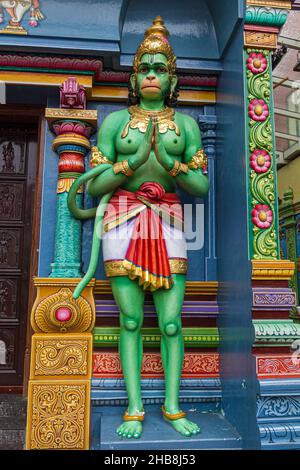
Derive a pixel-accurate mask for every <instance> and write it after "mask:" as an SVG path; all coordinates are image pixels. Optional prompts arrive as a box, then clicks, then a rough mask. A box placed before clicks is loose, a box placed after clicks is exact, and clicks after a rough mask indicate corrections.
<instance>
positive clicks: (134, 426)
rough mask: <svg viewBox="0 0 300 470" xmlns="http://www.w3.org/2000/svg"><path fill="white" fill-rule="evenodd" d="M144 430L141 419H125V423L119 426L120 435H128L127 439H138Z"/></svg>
mask: <svg viewBox="0 0 300 470" xmlns="http://www.w3.org/2000/svg"><path fill="white" fill-rule="evenodd" d="M142 430H143V426H142V423H141V422H140V421H124V423H122V424H121V426H119V427H118V429H117V434H118V435H119V436H120V437H127V439H131V438H132V437H134V438H135V439H138V438H139V437H141V434H142Z"/></svg>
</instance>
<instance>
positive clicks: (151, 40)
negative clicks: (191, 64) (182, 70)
mask: <svg viewBox="0 0 300 470" xmlns="http://www.w3.org/2000/svg"><path fill="white" fill-rule="evenodd" d="M168 36H170V33H169V31H168V30H167V28H166V27H165V24H164V21H163V19H162V17H161V16H157V17H156V18H155V20H154V21H153V23H152V25H151V26H150V28H148V29H147V30H146V31H145V34H144V39H143V41H142V42H141V44H140V45H139V47H138V49H137V51H136V54H135V56H134V61H133V71H134V73H137V72H138V68H139V65H140V62H141V57H142V56H143V55H144V54H159V53H161V54H164V55H165V56H166V57H167V61H168V62H167V63H168V70H169V73H170V74H171V75H174V74H175V71H176V57H175V55H174V51H173V49H172V46H171V45H170V43H169V40H168Z"/></svg>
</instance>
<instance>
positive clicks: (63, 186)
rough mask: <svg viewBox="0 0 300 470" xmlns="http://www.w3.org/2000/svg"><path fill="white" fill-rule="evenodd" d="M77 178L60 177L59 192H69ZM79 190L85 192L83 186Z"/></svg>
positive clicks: (58, 182) (58, 181)
mask: <svg viewBox="0 0 300 470" xmlns="http://www.w3.org/2000/svg"><path fill="white" fill-rule="evenodd" d="M75 180H76V178H59V179H58V180H57V190H56V192H57V194H60V193H68V192H69V191H70V188H71V186H72V184H73V183H74V181H75ZM77 192H78V193H83V186H81V187H80V188H79V189H78V191H77Z"/></svg>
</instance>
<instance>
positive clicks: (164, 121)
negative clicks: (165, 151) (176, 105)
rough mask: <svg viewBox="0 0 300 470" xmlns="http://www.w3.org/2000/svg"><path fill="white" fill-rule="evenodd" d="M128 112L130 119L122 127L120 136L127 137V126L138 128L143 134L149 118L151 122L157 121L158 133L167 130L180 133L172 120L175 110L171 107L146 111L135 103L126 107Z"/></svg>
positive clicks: (163, 132)
mask: <svg viewBox="0 0 300 470" xmlns="http://www.w3.org/2000/svg"><path fill="white" fill-rule="evenodd" d="M128 112H129V114H130V121H129V122H128V123H127V124H126V126H125V127H124V130H123V132H122V134H121V138H122V139H124V138H125V137H127V135H128V132H129V128H131V129H138V130H139V131H140V132H142V133H143V134H145V132H146V130H147V127H148V124H149V121H150V118H152V119H153V122H157V123H158V130H159V133H160V134H165V133H166V132H167V131H168V130H170V131H175V133H176V135H180V129H179V127H178V126H177V124H176V123H175V121H174V114H175V111H174V109H172V108H165V109H163V110H162V111H146V110H145V109H142V108H139V107H138V106H137V105H135V106H130V107H129V108H128Z"/></svg>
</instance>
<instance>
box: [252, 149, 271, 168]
mask: <svg viewBox="0 0 300 470" xmlns="http://www.w3.org/2000/svg"><path fill="white" fill-rule="evenodd" d="M250 166H251V168H252V169H253V170H254V171H255V172H256V173H266V171H268V169H269V168H270V166H271V157H270V155H269V154H268V152H266V151H265V150H259V149H256V150H254V152H253V153H252V154H251V156H250Z"/></svg>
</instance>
